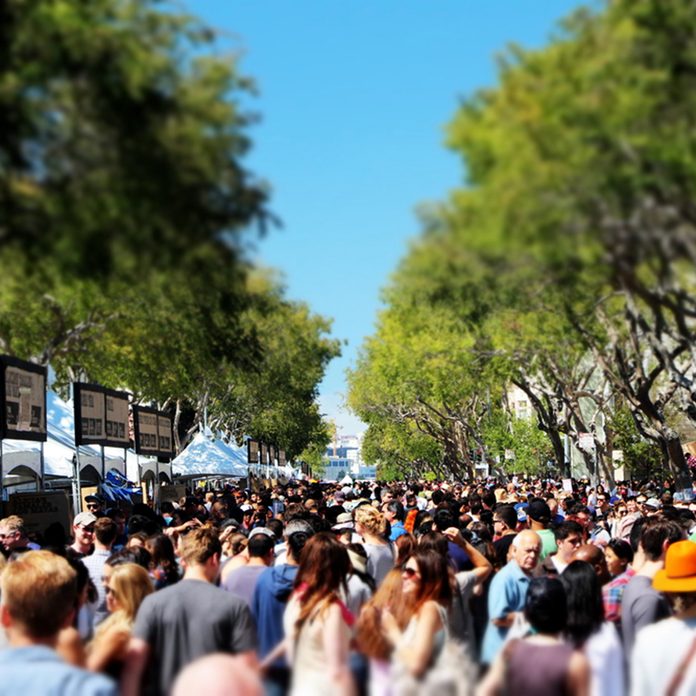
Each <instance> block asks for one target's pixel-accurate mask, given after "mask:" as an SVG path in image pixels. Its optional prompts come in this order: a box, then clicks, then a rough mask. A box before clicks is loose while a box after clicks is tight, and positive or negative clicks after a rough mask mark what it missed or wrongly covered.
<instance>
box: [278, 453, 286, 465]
mask: <svg viewBox="0 0 696 696" xmlns="http://www.w3.org/2000/svg"><path fill="white" fill-rule="evenodd" d="M286 464H287V459H285V450H279V451H278V466H285V465H286Z"/></svg>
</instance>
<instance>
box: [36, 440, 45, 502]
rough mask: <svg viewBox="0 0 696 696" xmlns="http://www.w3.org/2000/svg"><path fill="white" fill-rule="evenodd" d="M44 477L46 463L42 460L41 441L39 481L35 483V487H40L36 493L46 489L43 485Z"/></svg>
mask: <svg viewBox="0 0 696 696" xmlns="http://www.w3.org/2000/svg"><path fill="white" fill-rule="evenodd" d="M45 477H46V462H45V460H44V443H43V440H42V441H41V455H40V459H39V480H38V481H37V486H38V485H40V486H41V487H40V488H37V492H38V491H43V490H44V488H45V487H46V483H45V480H44V479H45Z"/></svg>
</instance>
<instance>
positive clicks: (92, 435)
mask: <svg viewBox="0 0 696 696" xmlns="http://www.w3.org/2000/svg"><path fill="white" fill-rule="evenodd" d="M128 402H129V395H128V393H127V392H119V391H114V390H113V389H107V388H106V387H102V386H101V385H99V384H85V383H82V382H76V383H75V384H73V404H74V409H75V444H76V445H104V446H105V447H121V448H124V449H125V448H127V447H128V446H129V444H130V439H129V437H128Z"/></svg>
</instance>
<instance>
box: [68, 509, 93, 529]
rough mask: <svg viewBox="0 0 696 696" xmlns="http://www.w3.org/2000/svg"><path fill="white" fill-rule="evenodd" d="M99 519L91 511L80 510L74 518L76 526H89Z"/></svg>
mask: <svg viewBox="0 0 696 696" xmlns="http://www.w3.org/2000/svg"><path fill="white" fill-rule="evenodd" d="M96 521H97V518H96V517H95V516H94V515H93V514H92V513H91V512H80V513H78V514H77V515H75V519H74V520H73V526H75V527H89V526H90V525H92V524H94V523H95V522H96Z"/></svg>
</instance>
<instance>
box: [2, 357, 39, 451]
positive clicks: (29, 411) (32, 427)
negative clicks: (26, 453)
mask: <svg viewBox="0 0 696 696" xmlns="http://www.w3.org/2000/svg"><path fill="white" fill-rule="evenodd" d="M0 369H1V370H2V379H1V380H0V403H1V405H2V415H1V416H0V418H1V421H2V422H0V437H1V438H12V439H15V440H37V441H39V442H45V441H46V437H47V429H46V375H47V373H46V368H45V367H42V366H41V365H35V364H34V363H30V362H26V361H24V360H18V359H17V358H12V357H10V356H8V355H3V356H0Z"/></svg>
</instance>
